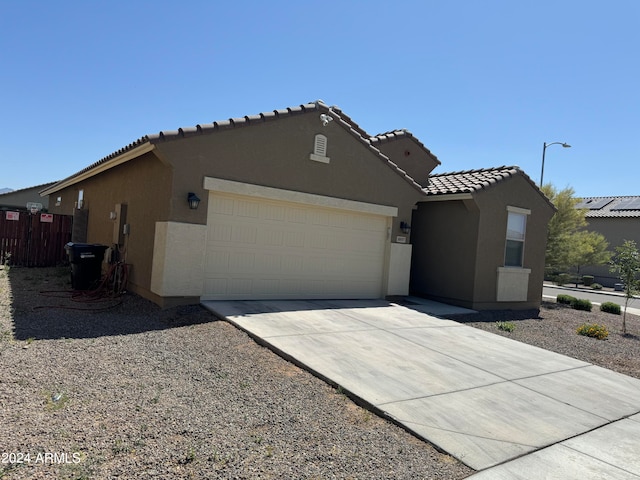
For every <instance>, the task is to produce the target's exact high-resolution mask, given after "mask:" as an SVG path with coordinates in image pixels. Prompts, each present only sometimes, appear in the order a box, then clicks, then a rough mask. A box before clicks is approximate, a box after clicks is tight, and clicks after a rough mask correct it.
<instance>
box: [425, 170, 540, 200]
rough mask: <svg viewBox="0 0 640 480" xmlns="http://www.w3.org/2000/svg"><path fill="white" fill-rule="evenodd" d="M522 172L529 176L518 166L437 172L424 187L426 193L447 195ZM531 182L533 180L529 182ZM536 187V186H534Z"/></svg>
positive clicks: (488, 184) (485, 185)
mask: <svg viewBox="0 0 640 480" xmlns="http://www.w3.org/2000/svg"><path fill="white" fill-rule="evenodd" d="M518 174H522V175H525V177H526V178H527V179H528V180H529V181H531V179H529V177H528V176H527V175H526V174H525V173H524V172H523V171H522V170H520V167H516V166H513V167H506V166H502V167H494V168H481V169H478V170H464V171H460V172H451V173H439V174H435V175H431V176H429V185H428V186H427V187H425V188H424V191H425V192H426V193H427V195H449V194H454V193H473V192H477V191H478V190H482V189H485V188H489V187H491V186H493V185H495V184H496V183H498V182H500V181H502V180H504V179H506V178H509V177H512V176H514V175H518ZM531 183H533V182H531ZM536 188H537V187H536Z"/></svg>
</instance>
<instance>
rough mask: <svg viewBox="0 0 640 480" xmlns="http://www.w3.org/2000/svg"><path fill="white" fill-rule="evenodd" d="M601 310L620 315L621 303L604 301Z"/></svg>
mask: <svg viewBox="0 0 640 480" xmlns="http://www.w3.org/2000/svg"><path fill="white" fill-rule="evenodd" d="M600 311H602V312H606V313H613V314H615V315H620V305H618V304H617V303H613V302H604V303H603V304H602V305H600Z"/></svg>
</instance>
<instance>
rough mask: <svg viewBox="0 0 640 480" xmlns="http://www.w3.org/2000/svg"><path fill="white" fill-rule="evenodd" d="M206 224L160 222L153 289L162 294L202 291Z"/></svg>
mask: <svg viewBox="0 0 640 480" xmlns="http://www.w3.org/2000/svg"><path fill="white" fill-rule="evenodd" d="M206 240H207V227H206V226H205V225H196V224H189V223H178V222H157V223H156V231H155V241H154V243H153V245H154V246H153V250H154V252H153V268H152V274H151V291H152V292H153V293H154V294H156V295H158V296H160V297H199V296H200V295H202V285H203V280H204V260H205V247H206Z"/></svg>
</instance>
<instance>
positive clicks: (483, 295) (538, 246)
mask: <svg viewBox="0 0 640 480" xmlns="http://www.w3.org/2000/svg"><path fill="white" fill-rule="evenodd" d="M439 164H440V161H439V160H438V159H437V158H436V157H435V156H434V155H433V154H432V153H431V152H430V151H429V150H428V149H427V148H426V147H425V146H424V145H423V144H422V143H421V142H420V141H419V140H418V139H416V138H415V137H414V136H413V135H412V134H411V133H410V132H408V131H406V130H394V131H390V132H387V133H384V134H380V135H376V136H370V135H369V134H367V133H366V132H365V131H364V130H363V129H361V128H360V127H359V126H358V125H357V124H356V123H355V122H354V121H353V120H352V119H351V118H349V117H348V116H347V115H346V114H345V113H344V112H342V111H341V110H340V109H339V108H337V107H330V106H328V105H326V104H325V103H323V102H321V101H318V102H314V103H308V104H304V105H300V106H298V107H293V108H287V109H284V110H275V111H272V112H267V113H261V114H258V115H252V116H246V117H242V118H234V119H229V120H226V121H222V122H214V123H211V124H204V125H197V126H195V127H191V128H181V129H179V130H177V131H163V132H160V133H159V134H155V135H149V136H145V137H142V138H140V139H139V140H137V141H135V142H134V143H132V144H130V145H128V146H126V147H124V148H122V149H120V150H118V151H117V152H114V153H112V154H111V155H109V156H107V157H105V158H103V159H101V160H99V161H97V162H95V163H94V164H92V165H90V166H89V167H87V168H85V169H83V170H81V171H80V172H78V173H76V174H74V175H71V176H70V177H68V178H66V179H64V180H62V181H60V182H58V183H56V184H55V185H53V186H51V187H48V188H46V189H44V190H43V191H42V195H45V196H46V195H49V196H50V198H51V201H50V211H51V212H53V213H61V214H71V215H74V217H75V218H76V219H77V221H75V223H74V240H75V241H79V242H89V243H102V244H105V245H108V246H110V247H112V248H113V249H114V250H118V252H119V257H120V259H121V260H122V261H124V262H126V263H127V264H130V265H131V272H130V280H129V289H130V290H132V291H134V292H136V293H138V294H140V295H142V296H144V297H146V298H149V299H151V300H153V301H155V302H156V303H158V304H160V305H162V306H171V305H175V304H180V303H188V302H194V301H200V300H212V299H286V298H289V299H311V298H382V297H386V296H393V295H407V294H409V293H410V292H415V293H418V294H421V295H425V296H433V297H435V298H439V299H442V300H448V301H451V302H454V303H457V304H461V305H466V306H470V307H472V308H495V307H497V308H530V307H536V306H538V305H539V303H540V298H541V295H540V293H541V285H542V275H543V269H544V248H545V242H546V223H547V221H548V219H549V218H550V217H551V215H552V214H553V211H554V209H553V206H552V205H551V204H550V203H549V202H548V201H547V199H546V197H544V195H543V194H542V192H540V190H539V189H538V188H537V187H536V186H535V184H533V183H532V182H531V181H530V180H529V179H528V177H527V176H526V175H525V174H524V173H523V172H521V171H520V170H519V169H518V168H517V167H511V168H506V167H504V168H499V169H488V170H481V171H477V172H478V173H477V174H474V173H472V172H463V173H461V174H450V175H435V176H433V175H430V174H431V172H432V170H433V169H434V168H435V167H437V166H438V165H439ZM459 179H460V181H463V180H464V179H475V180H473V181H472V182H471V185H470V186H468V187H463V188H462V189H455V188H448V187H447V185H449V186H450V185H455V184H456V182H457V181H458V180H459ZM464 181H466V180H464ZM198 200H199V202H198ZM456 245H457V246H458V248H457V249H456V248H453V247H454V246H456ZM505 252H506V253H505ZM435 257H437V258H435ZM505 259H506V261H505ZM467 261H468V262H470V263H467ZM452 273H453V274H452Z"/></svg>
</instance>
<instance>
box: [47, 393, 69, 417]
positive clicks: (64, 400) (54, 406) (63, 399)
mask: <svg viewBox="0 0 640 480" xmlns="http://www.w3.org/2000/svg"><path fill="white" fill-rule="evenodd" d="M45 396H46V399H47V400H46V403H45V408H46V409H47V410H48V411H50V412H55V411H56V410H62V409H63V408H64V407H66V406H67V404H68V403H69V397H68V396H67V394H65V393H59V392H45Z"/></svg>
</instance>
